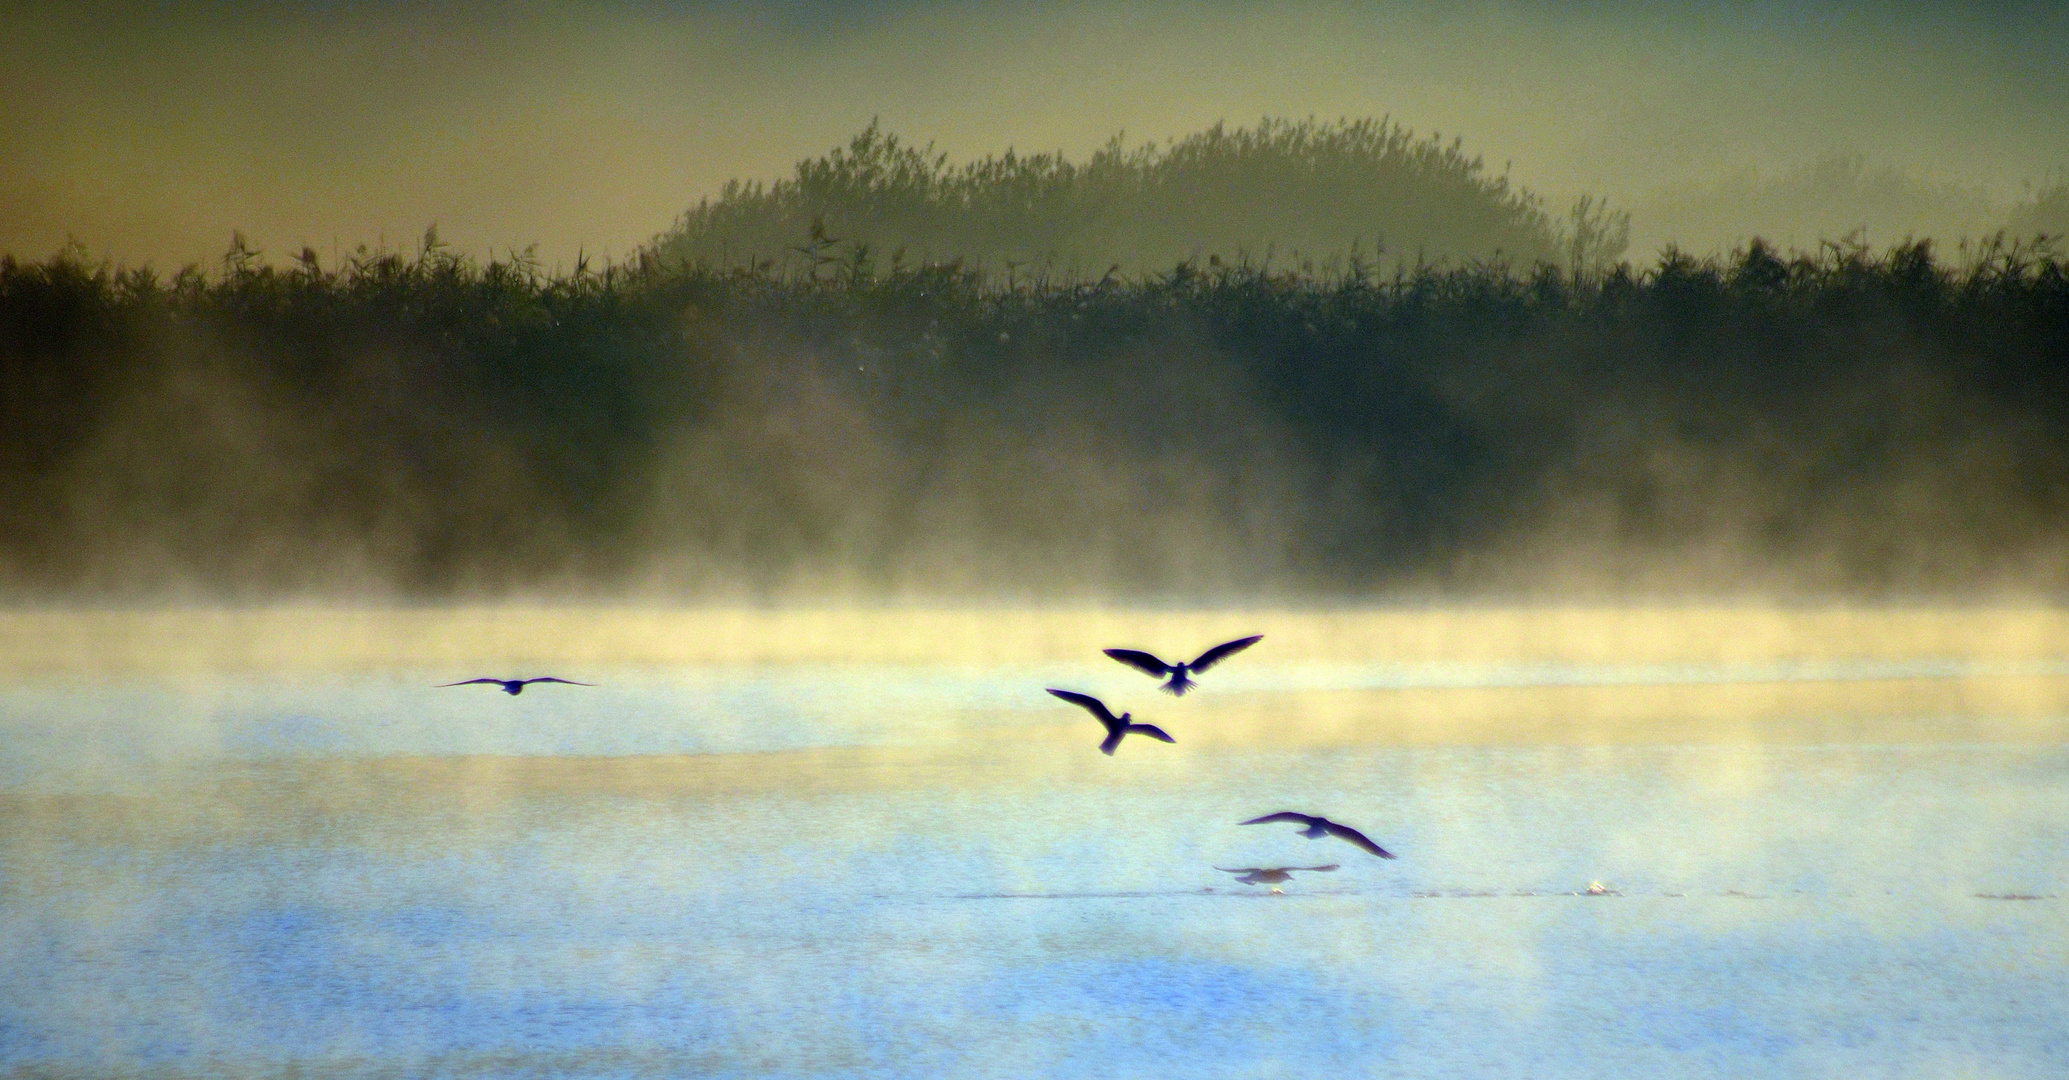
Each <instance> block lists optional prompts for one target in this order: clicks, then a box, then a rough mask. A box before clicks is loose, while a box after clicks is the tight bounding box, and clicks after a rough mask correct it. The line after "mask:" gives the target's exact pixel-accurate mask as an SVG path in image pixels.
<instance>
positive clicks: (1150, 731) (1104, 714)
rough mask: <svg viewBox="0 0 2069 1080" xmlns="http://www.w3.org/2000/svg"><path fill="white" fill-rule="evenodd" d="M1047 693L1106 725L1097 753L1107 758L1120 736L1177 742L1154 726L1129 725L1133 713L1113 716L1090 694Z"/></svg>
mask: <svg viewBox="0 0 2069 1080" xmlns="http://www.w3.org/2000/svg"><path fill="white" fill-rule="evenodd" d="M1049 692H1050V693H1052V694H1054V695H1056V696H1057V697H1060V698H1062V699H1063V700H1065V701H1068V702H1070V703H1071V704H1073V705H1076V706H1078V707H1080V708H1082V709H1084V710H1085V711H1086V712H1089V713H1091V714H1092V715H1093V716H1095V717H1097V718H1098V719H1099V722H1100V723H1102V724H1105V725H1106V741H1105V742H1103V743H1100V744H1099V752H1100V753H1102V754H1105V755H1106V756H1108V757H1112V756H1113V752H1114V748H1115V747H1117V746H1119V745H1121V736H1123V735H1147V736H1149V737H1150V738H1152V739H1157V740H1160V741H1162V742H1167V743H1175V742H1177V741H1178V740H1177V739H1174V738H1172V737H1171V736H1169V735H1166V734H1164V729H1163V728H1160V727H1157V726H1156V725H1155V724H1131V723H1129V722H1128V718H1129V717H1131V716H1133V715H1135V714H1133V713H1122V714H1121V715H1119V716H1115V715H1114V714H1113V710H1112V709H1109V708H1107V707H1106V702H1104V701H1101V700H1099V699H1098V698H1096V697H1093V696H1092V695H1090V694H1080V693H1078V692H1076V691H1074V690H1056V689H1053V688H1052V689H1050V691H1049Z"/></svg>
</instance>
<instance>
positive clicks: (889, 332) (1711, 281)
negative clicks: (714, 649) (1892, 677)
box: [0, 150, 2069, 596]
mask: <svg viewBox="0 0 2069 1080" xmlns="http://www.w3.org/2000/svg"><path fill="white" fill-rule="evenodd" d="M1203 152H1205V151H1203ZM1213 152H1215V153H1221V152H1222V151H1220V150H1216V151H1213ZM875 154H876V151H874V150H872V151H870V152H869V154H866V155H864V157H865V158H867V159H868V160H871V161H876V162H877V163H876V164H874V165H867V169H877V168H879V166H881V168H882V169H883V170H886V171H885V172H883V173H882V175H888V176H891V177H893V179H894V180H895V182H896V184H903V185H906V186H909V187H925V186H926V185H928V184H932V183H935V182H937V181H938V180H939V176H940V174H939V172H938V170H937V171H929V170H927V169H922V168H919V167H918V166H917V165H912V163H913V162H914V161H915V160H918V161H920V163H921V164H924V159H914V158H911V157H910V156H906V157H898V156H896V155H894V156H893V157H892V158H891V159H889V164H886V163H885V162H884V161H882V160H878V159H877V158H875V157H871V156H870V155H875ZM844 160H845V159H844ZM1158 160H1159V161H1161V160H1164V158H1163V157H1159V158H1158ZM899 161H904V162H905V164H906V165H912V167H911V168H908V169H905V171H904V172H900V171H898V170H899V169H901V168H905V166H900V165H898V164H897V162H899ZM937 164H938V160H937ZM994 166H996V167H999V168H1003V167H1004V166H1003V164H1000V163H994ZM843 167H844V168H852V169H865V165H863V164H855V163H853V162H850V164H849V165H847V166H843ZM865 171H866V170H865ZM891 185H892V181H885V182H884V183H883V185H880V186H891ZM987 185H988V186H987V190H994V189H996V187H997V185H996V184H994V183H991V182H987ZM1034 186H1035V187H1036V188H1039V185H1034ZM799 235H801V236H805V237H807V239H806V241H805V242H804V244H803V245H802V246H803V247H804V248H805V249H806V250H807V251H808V252H809V253H810V261H801V262H797V263H793V264H792V265H791V266H789V267H788V268H787V269H779V268H777V267H774V266H770V265H767V264H763V265H761V266H758V267H755V268H737V267H736V268H734V269H730V270H728V269H725V268H722V267H716V266H712V265H708V264H701V263H694V262H692V263H687V264H685V263H668V262H665V261H663V260H662V259H659V258H656V257H653V256H648V257H645V258H643V259H641V260H640V261H639V262H638V263H637V264H635V265H626V266H610V267H605V268H602V269H592V268H590V267H589V266H588V265H587V264H586V263H585V264H583V265H581V266H580V267H579V268H578V269H577V271H576V272H575V273H572V274H567V275H561V276H553V275H547V274H544V273H542V272H541V271H540V270H539V268H538V267H537V265H536V264H535V263H533V262H532V261H531V260H530V259H529V258H528V257H524V256H514V257H512V258H511V259H508V260H504V261H494V262H489V263H487V264H478V263H475V262H472V261H470V260H468V259H465V258H462V257H460V256H457V255H455V254H453V253H452V252H450V251H449V250H448V249H446V248H444V247H443V246H441V245H440V244H439V243H438V241H437V237H436V235H435V233H429V234H427V235H426V237H425V239H424V243H423V244H422V246H421V247H420V249H419V251H418V252H417V253H416V254H415V255H414V256H413V257H405V256H403V255H399V254H396V253H392V252H367V251H363V250H362V251H361V252H359V253H357V254H356V255H355V256H354V257H352V258H350V259H348V260H346V261H344V262H343V263H341V264H339V265H335V266H330V267H325V266H322V265H320V263H319V260H318V259H317V257H316V256H315V254H314V253H312V252H307V251H305V252H303V253H301V254H300V256H299V257H298V258H296V259H294V260H292V261H290V263H289V264H288V265H286V266H284V267H276V266H274V265H272V264H270V263H268V262H267V261H266V260H265V259H263V258H262V257H261V256H260V253H257V252H252V251H249V250H248V249H246V247H245V246H244V244H243V242H242V240H241V239H240V240H239V241H238V242H237V243H236V244H234V245H233V247H232V249H231V251H230V253H229V255H228V256H227V257H226V258H225V260H224V262H223V264H222V266H221V267H220V268H219V269H218V270H217V271H215V272H214V273H202V272H199V271H197V270H195V269H193V268H188V269H186V270H183V271H181V272H180V273H178V274H176V275H173V276H172V277H171V278H169V279H167V278H160V277H158V276H156V275H154V274H152V273H150V272H149V271H144V270H134V271H132V270H119V269H115V268H110V267H106V266H93V265H90V264H88V263H87V262H86V261H85V260H84V259H83V258H82V257H81V256H80V255H79V254H78V253H77V252H68V253H63V254H60V255H58V256H56V257H54V258H51V259H49V260H46V261H43V262H40V263H20V262H17V261H15V260H13V259H11V258H9V259H5V260H0V424H4V426H0V495H4V496H5V497H4V498H0V577H4V579H5V580H6V581H7V582H9V583H10V587H11V588H13V589H14V590H16V591H17V592H20V593H25V594H27V593H39V592H46V591H49V590H57V591H59V592H62V593H67V594H80V593H91V594H101V593H108V592H115V593H122V592H135V591H139V590H144V591H151V590H164V589H167V588H174V587H193V588H201V589H205V590H209V591H213V592H230V593H260V594H271V593H277V592H280V591H283V590H285V591H297V590H311V589H316V590H323V589H338V588H353V589H360V588H366V587H369V585H373V586H378V587H381V588H389V589H394V590H397V591H399V592H402V593H406V594H409V595H421V596H447V595H455V594H461V593H476V592H486V593H508V592H510V591H513V590H518V589H537V588H565V589H575V590H585V591H586V590H604V591H622V590H629V589H639V588H646V587H649V586H650V585H652V584H653V583H655V582H660V583H661V586H662V587H666V588H671V589H677V590H682V591H689V592H699V593H711V592H739V591H743V590H745V591H749V592H761V593H768V592H771V591H779V590H781V589H784V588H786V587H793V586H796V583H797V582H799V581H807V582H809V581H829V580H831V581H845V582H848V583H850V585H851V586H853V587H856V588H863V589H886V590H888V589H905V590H917V591H923V592H942V591H947V592H957V591H976V592H988V591H1000V590H1003V591H1013V590H1036V591H1041V590H1047V589H1051V588H1056V589H1063V590H1066V591H1072V590H1075V591H1080V592H1099V593H1111V592H1116V591H1118V592H1123V593H1156V594H1169V593H1171V592H1174V591H1176V592H1185V591H1189V590H1190V591H1199V590H1210V591H1230V590H1233V591H1237V592H1245V593H1252V594H1254V593H1257V592H1261V591H1294V592H1310V591H1312V592H1323V593H1330V594H1338V593H1343V592H1349V593H1352V594H1359V595H1365V594H1373V593H1378V592H1386V591H1389V590H1398V589H1401V588H1408V587H1432V586H1436V585H1453V586H1459V587H1481V586H1485V587H1495V586H1501V587H1510V586H1503V585H1502V582H1501V580H1496V579H1490V578H1487V577H1486V576H1485V575H1484V574H1481V573H1480V572H1478V571H1473V570H1472V569H1471V567H1472V566H1474V565H1479V564H1475V563H1474V562H1473V560H1474V558H1475V557H1479V556H1486V557H1488V558H1492V555H1489V554H1488V553H1491V552H1499V551H1504V550H1509V549H1512V548H1514V547H1515V546H1516V545H1517V544H1523V545H1525V546H1526V547H1527V546H1528V545H1530V544H1533V543H1540V542H1543V543H1555V542H1557V541H1559V540H1560V537H1561V535H1562V534H1561V532H1560V530H1562V529H1569V528H1578V527H1579V524H1577V523H1576V521H1575V520H1570V519H1569V518H1568V517H1562V516H1561V515H1562V514H1570V513H1571V512H1574V511H1573V508H1574V507H1576V506H1580V505H1583V504H1586V505H1593V504H1594V501H1598V500H1599V501H1601V502H1602V504H1603V505H1604V506H1606V507H1607V508H1608V509H1606V510H1604V511H1603V513H1604V514H1607V515H1608V521H1609V523H1608V524H1607V525H1602V524H1601V523H1600V522H1597V523H1596V525H1595V526H1591V527H1599V528H1601V529H1606V530H1607V531H1606V532H1603V533H1602V534H1601V535H1600V536H1597V537H1596V539H1597V540H1599V541H1602V542H1609V543H1613V544H1615V545H1618V546H1619V548H1620V549H1622V550H1634V551H1643V550H1662V551H1665V550H1674V549H1675V545H1685V544H1689V543H1695V542H1697V541H1699V540H1704V539H1705V538H1708V539H1715V535H1714V533H1715V530H1717V529H1720V528H1723V527H1724V526H1722V525H1720V524H1719V523H1718V521H1717V520H1716V519H1715V517H1714V512H1715V510H1716V508H1717V507H1718V506H1721V505H1727V504H1729V505H1731V506H1733V507H1736V508H1737V511H1738V512H1740V513H1741V516H1742V520H1738V521H1737V522H1736V523H1735V524H1733V525H1732V527H1733V528H1735V529H1737V530H1738V531H1737V532H1736V533H1734V534H1733V537H1734V542H1735V543H1739V544H1742V545H1750V546H1751V548H1753V549H1756V551H1755V553H1756V554H1758V555H1759V556H1760V557H1761V558H1763V559H1768V560H1772V563H1773V565H1777V566H1798V567H1801V566H1805V565H1815V566H1817V567H1821V568H1822V569H1820V570H1819V571H1818V573H1819V574H1821V575H1823V576H1820V577H1816V578H1815V580H1816V581H1817V582H1819V583H1821V585H1822V586H1823V587H1827V588H1833V589H1842V590H1855V591H1864V592H1869V593H1875V592H1879V591H1886V590H1890V589H1916V588H1948V587H1955V586H1957V585H1960V584H1962V583H1963V582H1965V581H1968V580H1969V576H1970V575H1973V574H1974V573H1976V572H1978V568H1979V567H1987V566H1989V565H1992V564H1993V561H2002V560H2004V559H2006V558H2009V557H2010V554H2008V553H2014V552H2018V551H2023V550H2027V549H2028V548H2029V547H2031V546H2032V545H2035V544H2044V543H2056V542H2058V541H2059V539H2060V522H2062V521H2064V520H2069V488H2065V487H2064V485H2063V484H2062V482H2061V479H2060V478H2061V477H2062V476H2064V475H2069V404H2065V403H2069V262H2065V260H2064V259H2063V258H2062V257H2061V256H2060V255H2059V254H2058V253H2057V252H2056V251H2055V249H2053V248H2051V247H2048V246H2045V245H2041V246H2034V245H2031V244H2026V243H2020V242H2012V241H2008V240H2002V239H2000V240H1997V241H1993V242H1991V243H1989V244H1985V245H1983V246H1982V247H1980V248H1971V249H1968V250H1967V251H1966V252H1965V253H1964V257H1963V258H1962V260H1961V261H1959V262H1957V263H1956V264H1954V265H1949V264H1947V263H1944V262H1942V261H1940V260H1939V259H1937V258H1936V256H1935V252H1934V251H1933V249H1932V247H1931V246H1930V245H1929V244H1927V243H1914V244H1907V245H1903V246H1900V247H1898V248H1894V249H1891V250H1889V251H1887V252H1883V253H1881V254H1876V253H1873V252H1870V251H1867V250H1866V249H1863V248H1860V247H1857V246H1846V245H1828V246H1827V247H1825V248H1824V249H1822V250H1821V251H1819V252H1815V253H1793V254H1787V255H1784V254H1782V253H1779V252H1776V251H1774V250H1773V249H1771V248H1769V247H1767V246H1766V245H1764V244H1759V243H1755V244H1753V245H1751V246H1749V247H1747V248H1746V249H1744V250H1742V251H1740V252H1738V253H1737V254H1736V255H1735V256H1733V257H1732V258H1730V259H1728V260H1702V259H1695V258H1691V257H1689V256H1686V255H1684V254H1680V253H1677V252H1672V251H1670V252H1669V253H1667V255H1666V256H1664V257H1663V258H1662V260H1661V261H1660V262H1659V263H1658V264H1657V265H1655V266H1653V267H1651V268H1648V269H1644V270H1639V269H1635V268H1633V267H1630V266H1628V265H1621V264H1620V265H1617V266H1614V267H1611V268H1609V269H1606V270H1602V271H1599V272H1586V273H1581V274H1578V275H1576V274H1573V273H1569V272H1567V271H1566V270H1564V269H1562V268H1560V267H1558V266H1555V265H1551V264H1539V265H1538V266H1537V267H1536V268H1535V269H1534V270H1532V271H1530V272H1528V273H1515V272H1512V271H1510V270H1509V269H1507V268H1506V267H1504V266H1502V265H1489V264H1476V265H1463V266H1451V267H1438V266H1433V265H1427V264H1425V265H1421V266H1417V267H1412V268H1407V267H1397V268H1393V269H1391V270H1388V271H1386V272H1382V271H1381V270H1380V269H1379V268H1377V267H1375V266H1373V265H1371V264H1369V263H1366V262H1363V261H1357V262H1351V263H1350V264H1349V265H1347V266H1346V267H1345V268H1343V269H1341V270H1339V271H1338V272H1336V273H1334V274H1331V275H1320V274H1307V273H1300V272H1297V271H1292V270H1286V269H1276V268H1271V267H1267V266H1266V265H1265V264H1263V263H1262V262H1256V263H1250V264H1242V263H1234V264H1231V263H1220V262H1217V261H1214V260H1210V261H1209V262H1208V264H1207V265H1205V266H1201V265H1198V264H1196V263H1193V262H1190V261H1188V262H1180V263H1177V264H1175V265H1174V266H1173V268H1172V269H1170V270H1169V271H1167V272H1164V273H1160V274H1145V275H1121V274H1109V275H1107V276H1105V277H1102V278H1100V279H1097V280H1082V281H1063V282H1058V281H1054V280H1050V281H1044V280H1042V279H1040V278H1039V277H1038V276H1037V277H1032V278H1031V277H1030V276H1028V275H1026V274H1024V273H1019V272H1016V271H1013V270H1002V269H993V270H992V271H991V272H989V273H981V272H979V271H977V270H974V269H971V268H969V267H968V266H966V265H965V264H962V263H960V262H948V263H941V262H923V261H916V260H914V261H908V260H906V259H902V258H893V259H891V260H889V261H888V264H886V263H885V262H880V261H878V259H877V257H876V249H875V248H874V247H873V246H866V245H865V244H864V243H863V242H859V241H855V240H847V239H841V238H839V237H838V236H837V235H836V234H834V233H833V232H832V230H831V229H830V228H826V229H820V230H817V231H813V230H811V229H810V228H809V226H808V227H807V228H806V229H804V230H800V233H799ZM1662 455H1666V456H1664V457H1663V456H1662ZM1927 466H1930V467H1931V468H1933V469H1941V470H1943V471H1942V472H1935V473H1931V474H1930V476H1927V478H1926V479H1921V476H1926V475H1927V474H1923V473H1921V472H1920V471H1919V470H1920V469H1921V468H1924V467H1927ZM1944 470H1953V471H1951V472H1949V471H1944ZM1963 470H1966V471H1963ZM1732 477H1737V479H1735V480H1734V479H1731V478H1732ZM1934 477H1937V479H1934ZM1749 478H1751V479H1749ZM1734 484H1736V485H1738V486H1732V485H1734ZM1747 485H1751V487H1748V486H1747ZM1921 485H1923V486H1921ZM1921 490H1925V491H1928V492H1929V493H1930V498H1926V497H1922V496H1920V495H1919V492H1920V491H1921ZM1727 496H1728V498H1727ZM1921 507H1923V508H1924V509H1921ZM1706 515H1710V516H1706ZM1891 515H1894V518H1893V520H1897V521H1900V522H1902V521H1910V522H1912V523H1913V524H1912V525H1911V526H1905V527H1903V528H1896V529H1893V530H1891V531H1884V530H1877V531H1872V532H1871V531H1863V530H1862V528H1861V527H1860V523H1862V522H1868V521H1875V520H1880V519H1881V518H1886V517H1890V516H1891ZM1906 515H1910V516H1909V517H1906ZM1920 515H1923V516H1920ZM1878 516H1879V517H1878ZM1849 529H1853V530H1854V531H1851V532H1849V531H1848V530H1849ZM1476 575H1479V576H1476ZM1504 580H1505V579H1504ZM1490 582H1492V585H1490ZM2048 582H2052V584H2051V585H2050V586H2049V587H2059V586H2060V585H2062V584H2065V582H2062V581H2059V580H2055V579H2045V580H2044V581H2043V583H2044V584H2045V583H2048ZM1710 584H1711V585H1713V586H1715V585H1717V582H1715V581H1712V582H1710ZM797 587H802V586H797Z"/></svg>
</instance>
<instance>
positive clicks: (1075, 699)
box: [1049, 687, 1121, 753]
mask: <svg viewBox="0 0 2069 1080" xmlns="http://www.w3.org/2000/svg"><path fill="white" fill-rule="evenodd" d="M1049 692H1050V693H1052V694H1054V695H1056V696H1057V697H1060V698H1062V699H1063V700H1065V701H1068V702H1070V703H1071V704H1073V705H1076V706H1077V707H1079V708H1081V709H1084V710H1085V711H1087V712H1089V713H1091V714H1092V715H1093V716H1096V717H1098V718H1099V722H1100V723H1102V724H1105V725H1106V726H1107V727H1112V726H1114V725H1115V724H1118V723H1120V722H1121V720H1120V718H1119V717H1117V716H1115V715H1114V714H1113V710H1111V709H1109V708H1107V707H1106V702H1104V701H1101V700H1099V699H1098V698H1096V697H1093V696H1092V695H1090V694H1080V693H1078V692H1077V691H1075V690H1058V689H1055V688H1054V687H1051V688H1049ZM1107 752H1108V753H1112V752H1113V751H1111V750H1109V751H1107Z"/></svg>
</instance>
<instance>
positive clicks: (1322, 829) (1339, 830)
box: [1242, 810, 1394, 859]
mask: <svg viewBox="0 0 2069 1080" xmlns="http://www.w3.org/2000/svg"><path fill="white" fill-rule="evenodd" d="M1268 821H1297V822H1299V823H1300V824H1302V825H1305V826H1307V828H1305V829H1302V830H1300V835H1302V836H1305V837H1307V838H1308V839H1310V840H1319V839H1321V838H1322V837H1325V836H1334V837H1336V838H1337V839H1339V840H1347V841H1349V842H1350V843H1351V845H1352V846H1353V847H1359V848H1363V849H1365V850H1366V851H1369V852H1371V853H1373V854H1374V855H1377V856H1379V857H1380V858H1382V859H1391V858H1393V857H1394V855H1393V853H1392V852H1390V851H1388V850H1387V849H1385V848H1383V847H1380V846H1379V845H1378V844H1375V843H1373V842H1372V841H1371V840H1370V839H1369V838H1367V837H1366V835H1365V834H1364V833H1361V832H1359V831H1358V830H1356V829H1353V828H1351V827H1350V826H1349V825H1338V824H1337V823H1336V822H1333V821H1331V820H1329V819H1328V818H1325V817H1315V816H1313V815H1311V814H1296V813H1293V812H1292V811H1290V810H1285V811H1281V812H1279V813H1276V814H1266V815H1265V816H1263V817H1260V818H1251V819H1250V820H1248V821H1245V822H1242V824H1244V825H1262V824H1264V823H1266V822H1268Z"/></svg>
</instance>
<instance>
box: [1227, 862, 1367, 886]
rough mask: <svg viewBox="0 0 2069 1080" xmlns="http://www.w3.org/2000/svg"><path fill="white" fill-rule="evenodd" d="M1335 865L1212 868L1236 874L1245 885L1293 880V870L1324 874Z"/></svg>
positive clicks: (1275, 883) (1333, 868)
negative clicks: (1233, 868)
mask: <svg viewBox="0 0 2069 1080" xmlns="http://www.w3.org/2000/svg"><path fill="white" fill-rule="evenodd" d="M1337 867H1338V864H1337V863H1330V864H1329V865H1328V866H1250V867H1244V868H1242V869H1237V870H1232V869H1230V868H1228V867H1226V866H1217V867H1215V868H1214V869H1216V870H1219V871H1221V872H1222V873H1224V874H1234V875H1236V880H1237V881H1240V882H1242V883H1243V884H1245V885H1277V884H1278V883H1280V882H1282V881H1291V880H1293V874H1294V872H1295V871H1302V872H1312V873H1317V874H1326V873H1328V872H1329V871H1331V870H1335V869H1337Z"/></svg>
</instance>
